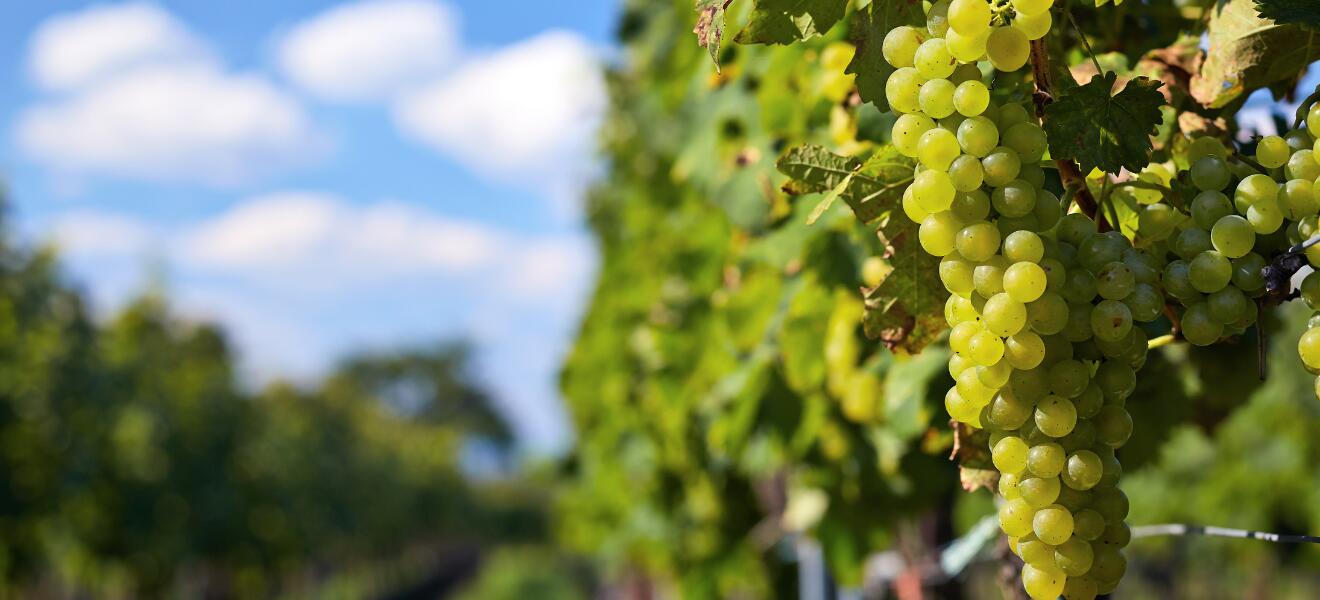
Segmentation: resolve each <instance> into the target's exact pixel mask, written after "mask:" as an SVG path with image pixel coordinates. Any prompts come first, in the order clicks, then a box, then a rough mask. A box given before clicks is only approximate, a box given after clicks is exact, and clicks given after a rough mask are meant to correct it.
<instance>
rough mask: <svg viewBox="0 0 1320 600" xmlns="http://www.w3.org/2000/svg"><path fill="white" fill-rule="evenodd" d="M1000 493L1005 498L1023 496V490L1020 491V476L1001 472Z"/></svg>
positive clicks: (1013, 498)
mask: <svg viewBox="0 0 1320 600" xmlns="http://www.w3.org/2000/svg"><path fill="white" fill-rule="evenodd" d="M999 495H1000V496H1003V497H1004V499H1005V500H1015V499H1017V498H1021V497H1022V494H1021V492H1018V476H1017V475H1014V474H1012V473H1000V474H999Z"/></svg>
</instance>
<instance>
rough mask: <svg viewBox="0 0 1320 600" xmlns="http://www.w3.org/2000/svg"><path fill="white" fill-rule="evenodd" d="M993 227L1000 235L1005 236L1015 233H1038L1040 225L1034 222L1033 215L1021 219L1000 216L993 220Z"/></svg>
mask: <svg viewBox="0 0 1320 600" xmlns="http://www.w3.org/2000/svg"><path fill="white" fill-rule="evenodd" d="M995 225H996V226H997V227H999V231H1000V233H1001V234H1003V235H1005V236H1007V235H1008V234H1010V233H1013V232H1015V231H1038V230H1040V224H1039V223H1037V222H1036V217H1035V216H1033V215H1024V216H1021V217H1005V216H1000V217H999V218H998V219H996V220H995Z"/></svg>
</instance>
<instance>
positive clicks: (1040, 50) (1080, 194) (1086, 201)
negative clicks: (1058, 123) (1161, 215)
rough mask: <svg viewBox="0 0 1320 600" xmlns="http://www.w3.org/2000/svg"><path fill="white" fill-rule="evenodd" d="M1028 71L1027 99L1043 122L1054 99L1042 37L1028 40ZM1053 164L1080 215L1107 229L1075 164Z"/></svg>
mask: <svg viewBox="0 0 1320 600" xmlns="http://www.w3.org/2000/svg"><path fill="white" fill-rule="evenodd" d="M1031 74H1032V79H1033V80H1034V81H1035V85H1036V91H1035V93H1033V94H1032V95H1031V100H1032V103H1033V104H1035V106H1036V116H1037V117H1038V118H1040V120H1041V121H1042V122H1043V121H1044V120H1045V105H1047V104H1049V103H1050V102H1053V101H1054V80H1053V78H1052V76H1051V75H1050V59H1049V53H1048V52H1047V51H1046V49H1045V38H1041V39H1037V40H1032V41H1031ZM1054 165H1055V167H1056V169H1057V170H1058V171H1059V180H1060V181H1061V182H1063V187H1064V189H1066V190H1068V191H1070V192H1072V194H1073V198H1074V199H1075V200H1076V201H1077V207H1078V208H1080V209H1081V211H1082V213H1083V214H1085V215H1086V216H1088V217H1090V218H1092V219H1094V220H1095V224H1096V228H1097V229H1098V230H1099V231H1109V230H1110V229H1111V227H1110V226H1109V221H1108V220H1107V219H1105V216H1104V215H1103V214H1101V213H1100V211H1099V205H1098V204H1097V203H1096V201H1095V196H1093V195H1092V194H1091V190H1090V188H1088V187H1086V177H1085V176H1084V175H1082V172H1081V170H1080V169H1078V168H1077V163H1074V162H1073V161H1071V160H1066V159H1062V158H1060V159H1057V160H1055V161H1054Z"/></svg>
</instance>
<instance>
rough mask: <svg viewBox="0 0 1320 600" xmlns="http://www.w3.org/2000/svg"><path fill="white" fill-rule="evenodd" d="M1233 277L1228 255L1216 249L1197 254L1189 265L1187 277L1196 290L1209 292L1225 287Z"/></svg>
mask: <svg viewBox="0 0 1320 600" xmlns="http://www.w3.org/2000/svg"><path fill="white" fill-rule="evenodd" d="M1232 278H1233V265H1232V264H1231V263H1230V262H1229V260H1228V257H1227V256H1225V255H1223V254H1222V253H1219V252H1216V251H1214V250H1207V251H1205V252H1202V253H1200V254H1198V255H1196V258H1194V259H1192V262H1191V263H1190V264H1189V265H1188V270H1187V279H1188V281H1190V282H1191V284H1192V287H1194V288H1196V291H1198V292H1201V293H1205V294H1209V293H1212V292H1217V291H1219V290H1222V289H1224V286H1227V285H1228V283H1229V281H1230V280H1232Z"/></svg>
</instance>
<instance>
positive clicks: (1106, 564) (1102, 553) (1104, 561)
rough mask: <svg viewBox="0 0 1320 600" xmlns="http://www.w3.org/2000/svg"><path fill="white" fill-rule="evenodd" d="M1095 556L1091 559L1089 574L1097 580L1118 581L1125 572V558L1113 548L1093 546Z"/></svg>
mask: <svg viewBox="0 0 1320 600" xmlns="http://www.w3.org/2000/svg"><path fill="white" fill-rule="evenodd" d="M1093 548H1094V549H1095V558H1093V559H1092V561H1091V572H1090V573H1089V576H1091V577H1094V578H1095V579H1096V580H1097V581H1118V580H1119V579H1122V578H1123V574H1124V573H1126V572H1127V559H1125V558H1123V554H1122V553H1120V552H1119V551H1118V550H1115V549H1113V548H1106V547H1103V546H1101V547H1099V548H1095V547H1094V546H1093Z"/></svg>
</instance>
